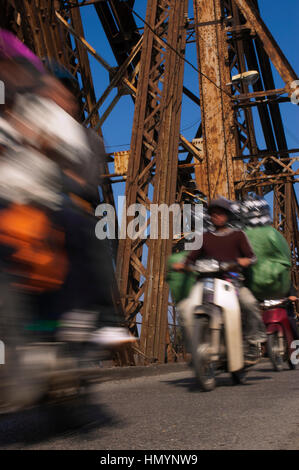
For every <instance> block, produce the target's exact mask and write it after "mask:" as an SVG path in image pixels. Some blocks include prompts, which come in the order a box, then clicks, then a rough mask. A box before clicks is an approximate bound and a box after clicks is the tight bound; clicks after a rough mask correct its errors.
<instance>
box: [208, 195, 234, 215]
mask: <svg viewBox="0 0 299 470" xmlns="http://www.w3.org/2000/svg"><path fill="white" fill-rule="evenodd" d="M215 208H219V209H223V210H224V211H225V212H226V213H227V215H228V216H229V217H232V216H233V215H234V212H233V209H232V203H231V202H230V201H229V200H228V199H226V198H225V197H219V198H218V199H213V200H212V201H211V202H210V204H209V205H208V214H211V212H212V210H213V209H215Z"/></svg>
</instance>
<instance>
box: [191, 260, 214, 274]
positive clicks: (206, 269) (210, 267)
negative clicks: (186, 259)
mask: <svg viewBox="0 0 299 470" xmlns="http://www.w3.org/2000/svg"><path fill="white" fill-rule="evenodd" d="M195 266H196V268H197V270H198V271H199V272H200V273H217V272H218V271H219V267H220V265H219V262H218V261H216V260H214V259H206V260H199V261H196V263H195Z"/></svg>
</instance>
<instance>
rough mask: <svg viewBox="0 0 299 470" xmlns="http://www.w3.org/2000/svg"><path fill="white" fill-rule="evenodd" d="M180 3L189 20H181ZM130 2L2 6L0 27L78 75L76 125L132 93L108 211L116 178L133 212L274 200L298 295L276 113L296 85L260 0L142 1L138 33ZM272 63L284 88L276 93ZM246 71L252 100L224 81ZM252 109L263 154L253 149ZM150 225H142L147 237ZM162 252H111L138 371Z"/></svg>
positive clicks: (159, 296) (148, 337)
mask: <svg viewBox="0 0 299 470" xmlns="http://www.w3.org/2000/svg"><path fill="white" fill-rule="evenodd" d="M189 3H190V4H191V3H193V11H194V18H193V19H189V18H188V6H189ZM90 4H94V9H95V13H96V14H97V15H98V17H99V20H100V23H101V25H102V27H103V29H104V31H105V34H106V36H107V39H108V41H109V43H110V45H111V48H112V51H113V53H114V55H115V58H116V61H117V64H118V67H111V66H110V65H109V64H107V62H106V61H105V60H104V59H103V58H102V57H101V56H100V51H99V53H97V52H96V51H94V49H93V48H92V46H91V45H89V44H88V43H87V42H86V40H85V39H84V34H83V27H82V20H81V16H80V8H79V7H83V6H85V5H90ZM134 4H135V2H134V0H126V1H121V0H81V1H79V0H72V1H62V0H61V1H58V0H55V1H48V0H24V1H21V0H0V11H1V13H2V12H3V13H4V15H3V14H2V15H1V20H0V26H2V27H7V28H9V29H11V30H13V31H14V32H15V33H16V34H17V35H18V36H19V37H20V38H21V39H22V40H23V41H25V42H26V44H27V45H28V46H29V47H30V48H31V49H32V50H34V51H35V52H36V53H37V54H38V55H39V56H40V57H41V58H42V59H43V58H45V57H47V56H51V57H53V58H56V60H58V61H60V62H62V63H63V64H64V65H65V66H66V67H67V68H68V70H69V71H70V72H71V73H72V74H73V75H74V76H76V77H77V78H78V77H80V80H79V82H80V83H81V84H82V86H81V89H80V96H78V98H79V99H80V101H81V104H82V121H83V122H84V124H85V125H88V126H89V125H90V126H92V127H94V128H95V129H96V130H98V131H99V132H100V127H101V125H102V124H103V122H104V121H105V119H107V117H108V115H109V114H110V113H111V112H113V109H114V107H115V106H116V104H117V102H118V101H119V100H120V99H121V97H122V96H123V95H124V94H130V95H131V97H132V100H133V103H134V105H135V111H134V120H133V130H132V137H131V151H130V152H129V153H126V154H125V155H126V157H127V158H128V161H127V162H126V164H125V165H119V159H121V158H122V157H124V154H121V153H117V154H116V155H115V156H114V155H112V156H111V158H112V161H113V157H114V158H115V172H114V173H112V174H111V172H110V173H109V171H108V167H107V166H106V167H105V168H103V171H102V175H101V176H102V178H103V190H104V195H105V200H106V202H109V203H111V204H113V193H112V189H111V187H112V186H111V184H113V183H116V182H118V181H124V180H125V181H126V193H125V195H126V203H127V206H130V205H131V204H134V203H136V204H142V205H143V206H145V207H146V208H147V209H149V206H150V204H152V203H155V204H159V205H160V204H163V203H164V204H167V205H168V206H169V205H171V204H173V203H175V202H178V203H180V204H182V202H183V201H184V199H185V197H189V198H190V197H191V198H194V199H196V197H197V198H198V194H200V196H201V198H203V199H204V200H208V199H210V198H212V197H215V196H216V195H217V194H222V195H224V196H227V197H229V198H232V199H234V198H237V199H238V198H241V197H242V196H244V195H246V194H248V193H257V194H260V195H263V194H267V193H269V192H273V194H274V204H273V207H274V226H275V227H276V228H277V229H278V230H280V231H281V232H282V233H283V234H284V236H285V238H286V239H287V241H288V243H289V246H290V248H291V251H292V258H293V281H294V283H295V285H296V286H297V287H299V278H298V265H299V260H298V241H299V232H298V216H299V208H298V202H297V198H296V194H295V190H294V183H295V182H296V181H298V174H299V170H298V165H297V169H296V165H294V164H295V163H297V162H298V157H297V156H292V154H298V152H299V149H288V146H287V141H286V137H285V133H284V127H283V120H282V116H281V113H280V103H283V102H288V101H290V94H291V93H292V91H293V89H292V88H291V86H292V82H294V81H295V80H296V79H297V76H296V74H295V72H294V71H293V69H292V68H291V66H290V64H289V63H288V61H287V59H286V58H285V56H284V54H283V53H282V51H281V50H280V48H279V46H278V44H277V43H276V42H275V40H274V38H273V37H272V35H271V33H270V32H269V30H268V28H267V27H266V25H265V24H264V22H263V20H262V18H261V17H260V14H259V9H258V1H257V0H193V2H192V1H191V0H190V1H189V2H188V0H182V1H180V2H178V1H175V0H148V1H147V13H146V18H145V21H144V25H145V26H144V31H143V34H141V30H140V28H139V29H138V28H137V25H136V22H135V18H134V14H135V16H136V13H135V12H134V10H133V9H134ZM191 42H196V46H197V57H198V63H197V67H198V68H197V71H198V81H199V96H197V95H196V94H195V93H193V92H192V91H190V90H189V89H188V88H186V87H185V86H184V84H183V74H184V66H185V48H186V46H188V44H189V43H191ZM88 53H90V54H92V55H93V56H94V57H95V58H96V59H97V60H98V61H99V62H100V63H101V65H102V66H103V67H105V68H106V70H107V71H108V72H109V74H110V84H109V86H108V87H107V89H106V90H105V91H104V93H103V94H102V96H101V97H100V98H99V99H98V101H96V98H95V93H94V89H93V81H92V74H91V71H90V67H89V61H88ZM271 64H272V65H273V66H274V67H275V68H276V70H277V71H278V73H279V74H280V76H281V78H282V79H283V81H284V83H285V87H284V88H281V89H276V87H275V83H274V78H273V74H272V69H271ZM249 70H255V71H258V72H259V78H258V80H257V81H256V82H255V83H254V84H253V85H252V90H251V86H249V85H248V84H247V83H246V81H244V80H232V77H233V76H236V75H239V76H240V74H244V72H247V71H249ZM115 88H116V89H117V94H116V96H115V98H113V100H112V101H111V103H110V105H109V106H108V108H107V109H106V111H105V112H103V113H101V117H99V114H98V110H99V109H101V106H102V105H103V103H104V102H105V100H106V99H107V97H108V96H109V94H110V92H111V91H112V90H113V89H115ZM184 96H187V97H188V98H189V99H191V100H192V101H193V102H194V103H195V104H196V106H198V115H199V116H201V124H200V125H199V126H198V130H197V132H196V133H195V136H194V137H195V138H196V139H197V141H193V142H190V141H188V140H187V139H186V138H185V137H184V136H183V135H182V134H181V133H180V122H181V107H182V101H183V97H184ZM254 108H256V109H257V112H258V116H259V121H260V128H261V130H262V133H263V136H264V140H265V144H266V148H264V149H260V148H259V146H258V143H257V138H256V132H257V131H256V127H257V123H256V118H254V114H253V109H254ZM119 168H120V170H119ZM115 178H117V179H115ZM196 190H197V193H196ZM197 200H198V199H197ZM132 218H133V215H132V217H131V219H132ZM131 219H130V217H128V220H127V222H128V223H129V222H130V220H131ZM150 224H151V220H150V219H148V220H147V225H148V227H149V228H150ZM172 244H173V243H172V240H163V239H161V238H158V239H149V238H148V237H147V238H144V239H140V238H136V239H135V240H131V239H130V238H124V239H120V240H119V243H118V253H117V270H116V274H117V279H118V285H119V290H120V296H121V297H120V298H121V303H122V307H123V309H124V314H125V317H126V319H127V321H128V324H129V326H130V327H131V329H132V331H134V330H135V331H137V327H136V317H137V315H138V314H141V316H142V328H141V336H140V345H139V347H138V352H139V353H140V357H141V358H142V360H144V361H146V362H151V361H159V362H163V361H164V359H165V353H166V349H167V348H166V345H167V344H168V343H169V332H168V328H167V321H168V307H169V292H168V287H167V284H166V282H165V270H166V260H167V257H168V255H169V254H170V253H171V250H172ZM115 248H117V247H116V246H115ZM173 310H174V309H173ZM173 317H174V318H175V313H173ZM168 352H169V349H168ZM168 358H169V356H168ZM131 360H132V358H131Z"/></svg>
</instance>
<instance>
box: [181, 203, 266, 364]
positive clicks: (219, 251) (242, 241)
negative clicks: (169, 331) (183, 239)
mask: <svg viewBox="0 0 299 470" xmlns="http://www.w3.org/2000/svg"><path fill="white" fill-rule="evenodd" d="M208 212H209V214H210V217H211V221H212V223H213V225H214V227H215V231H214V232H205V233H204V234H203V243H202V247H201V248H200V249H199V250H193V251H191V252H190V253H189V255H188V256H187V257H186V258H185V261H184V263H177V264H174V265H173V268H174V269H177V270H183V269H185V268H186V267H187V266H188V265H189V264H192V263H194V262H195V261H196V260H197V259H199V258H213V259H216V260H217V261H223V262H227V261H236V262H237V263H238V265H239V266H240V271H241V270H242V268H246V267H248V266H250V265H251V264H252V263H254V262H255V261H256V257H255V255H254V253H253V250H252V248H251V245H250V243H249V241H248V238H247V236H246V235H245V233H244V232H243V231H241V230H235V229H232V228H229V227H228V223H229V220H230V217H231V216H232V210H231V205H230V202H229V201H228V200H226V199H225V198H219V199H216V200H213V201H211V203H210V205H209V207H208ZM239 302H240V307H241V312H242V317H243V324H244V336H245V338H246V340H247V342H248V343H249V347H247V348H246V352H245V363H246V364H248V365H249V364H254V363H256V362H257V346H258V344H259V343H261V342H264V341H266V339H267V337H266V334H265V328H264V325H263V322H262V319H261V314H260V309H259V304H258V302H257V300H256V299H255V297H254V296H253V294H252V293H251V292H250V290H249V289H247V288H246V287H244V286H243V285H242V284H241V286H240V288H239Z"/></svg>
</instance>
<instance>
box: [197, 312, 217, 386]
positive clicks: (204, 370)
mask: <svg viewBox="0 0 299 470" xmlns="http://www.w3.org/2000/svg"><path fill="white" fill-rule="evenodd" d="M210 340H211V330H210V328H209V320H208V318H207V317H204V316H197V317H195V319H194V334H193V341H192V362H193V366H194V370H195V374H196V378H197V380H198V382H199V385H200V386H201V388H202V389H203V391H205V392H210V391H211V390H213V389H214V388H215V385H216V380H215V374H214V368H213V363H212V362H211V361H210V358H209V354H208V350H209V348H210V346H211V341H210Z"/></svg>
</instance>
